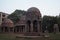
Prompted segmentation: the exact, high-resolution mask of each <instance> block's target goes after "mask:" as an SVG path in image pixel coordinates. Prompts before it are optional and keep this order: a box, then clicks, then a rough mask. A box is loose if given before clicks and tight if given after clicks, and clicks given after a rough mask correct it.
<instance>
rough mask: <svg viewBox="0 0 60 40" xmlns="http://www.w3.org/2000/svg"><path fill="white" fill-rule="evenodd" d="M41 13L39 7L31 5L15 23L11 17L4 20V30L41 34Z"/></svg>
mask: <svg viewBox="0 0 60 40" xmlns="http://www.w3.org/2000/svg"><path fill="white" fill-rule="evenodd" d="M41 22H42V19H41V13H40V11H39V9H38V8H35V7H31V8H29V9H28V10H27V11H26V14H25V15H23V16H22V17H21V18H20V20H19V21H18V22H17V23H16V24H15V25H14V23H13V22H12V21H11V20H10V19H5V20H4V21H3V22H2V26H1V29H2V32H13V33H22V34H24V35H40V33H41V31H42V27H41Z"/></svg>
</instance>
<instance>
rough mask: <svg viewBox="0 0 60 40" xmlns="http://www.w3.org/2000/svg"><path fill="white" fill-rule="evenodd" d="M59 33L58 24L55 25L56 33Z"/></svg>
mask: <svg viewBox="0 0 60 40" xmlns="http://www.w3.org/2000/svg"><path fill="white" fill-rule="evenodd" d="M58 32H59V27H58V24H54V33H58Z"/></svg>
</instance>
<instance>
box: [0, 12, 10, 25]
mask: <svg viewBox="0 0 60 40" xmlns="http://www.w3.org/2000/svg"><path fill="white" fill-rule="evenodd" d="M8 15H9V14H7V13H4V12H0V25H1V23H2V21H3V20H4V19H5V18H7V16H8Z"/></svg>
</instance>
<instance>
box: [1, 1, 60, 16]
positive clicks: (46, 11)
mask: <svg viewBox="0 0 60 40" xmlns="http://www.w3.org/2000/svg"><path fill="white" fill-rule="evenodd" d="M30 7H36V8H38V9H39V10H40V12H41V14H42V16H44V15H49V16H57V15H59V13H60V0H0V12H5V13H8V14H11V13H12V12H14V11H15V10H16V9H18V10H25V11H27V10H28V9H29V8H30Z"/></svg>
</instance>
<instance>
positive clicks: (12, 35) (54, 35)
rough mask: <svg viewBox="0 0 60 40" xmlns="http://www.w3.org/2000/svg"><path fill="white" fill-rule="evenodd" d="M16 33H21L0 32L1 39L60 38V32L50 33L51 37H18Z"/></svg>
mask: <svg viewBox="0 0 60 40" xmlns="http://www.w3.org/2000/svg"><path fill="white" fill-rule="evenodd" d="M16 35H20V34H13V33H9V34H6V33H0V40H60V33H57V34H54V33H49V35H50V37H48V38H46V37H37V38H27V37H25V38H17V37H16Z"/></svg>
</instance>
